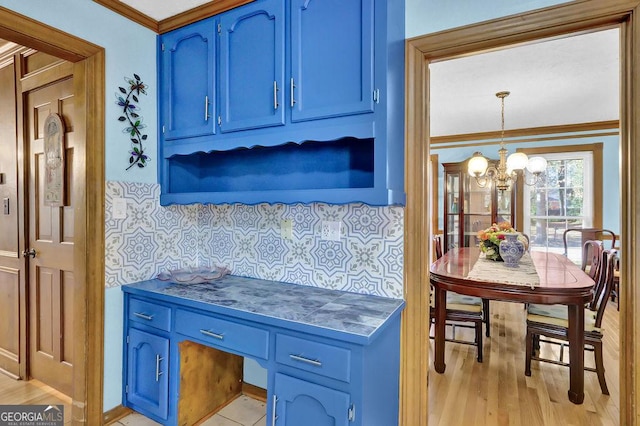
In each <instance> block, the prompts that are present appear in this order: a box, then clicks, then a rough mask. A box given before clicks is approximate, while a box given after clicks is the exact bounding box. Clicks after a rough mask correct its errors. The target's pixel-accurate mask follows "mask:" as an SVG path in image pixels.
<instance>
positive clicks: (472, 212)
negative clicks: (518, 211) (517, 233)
mask: <svg viewBox="0 0 640 426" xmlns="http://www.w3.org/2000/svg"><path fill="white" fill-rule="evenodd" d="M442 165H443V166H444V246H443V250H444V251H445V252H446V251H447V250H449V249H451V248H456V247H476V246H478V244H479V243H480V240H479V239H478V238H477V235H478V231H480V230H482V229H486V228H488V227H489V226H491V224H492V223H499V222H504V221H508V222H510V223H511V224H513V223H514V220H515V204H516V203H515V202H516V192H515V189H514V185H512V188H511V189H509V190H506V191H498V190H497V189H496V188H495V186H494V185H492V184H491V183H487V185H486V186H485V187H482V186H480V185H478V183H477V182H476V180H475V178H473V177H471V176H469V174H468V173H467V162H466V161H462V162H459V163H443V164H442Z"/></svg>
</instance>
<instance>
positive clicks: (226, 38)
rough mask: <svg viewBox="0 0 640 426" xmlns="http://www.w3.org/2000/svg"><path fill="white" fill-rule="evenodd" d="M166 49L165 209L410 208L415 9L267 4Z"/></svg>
mask: <svg viewBox="0 0 640 426" xmlns="http://www.w3.org/2000/svg"><path fill="white" fill-rule="evenodd" d="M212 34H214V35H215V38H214V37H213V35H212ZM161 41H162V45H163V46H164V50H163V51H162V52H161V53H160V54H159V55H161V56H160V60H161V67H159V72H160V73H161V75H160V77H159V80H160V81H161V84H162V88H161V96H160V99H159V104H160V111H161V112H162V120H161V126H163V127H164V132H163V131H162V129H161V130H160V134H161V141H160V146H159V156H160V163H161V164H160V166H159V178H160V184H161V195H160V203H161V204H162V205H167V204H173V203H177V204H190V203H213V204H223V203H243V204H258V203H311V202H324V203H330V204H345V203H357V202H362V203H366V204H370V205H394V204H395V205H397V204H404V203H405V192H404V61H405V58H404V44H405V34H404V0H256V1H253V2H251V3H248V4H246V5H244V6H241V7H239V8H236V9H233V10H230V11H227V12H225V13H223V14H221V15H218V16H216V17H214V18H211V19H207V20H204V21H201V22H198V23H195V24H191V25H188V26H187V27H185V28H181V29H178V30H174V31H172V32H171V33H169V34H166V35H163V36H162V37H161ZM216 48H217V49H218V51H217V56H216V55H214V53H215V49H216ZM167 52H169V53H167ZM216 67H217V68H216ZM216 70H217V75H216ZM216 76H217V80H216ZM214 89H217V90H214ZM214 96H215V100H214V99H213V97H214ZM214 121H215V125H214Z"/></svg>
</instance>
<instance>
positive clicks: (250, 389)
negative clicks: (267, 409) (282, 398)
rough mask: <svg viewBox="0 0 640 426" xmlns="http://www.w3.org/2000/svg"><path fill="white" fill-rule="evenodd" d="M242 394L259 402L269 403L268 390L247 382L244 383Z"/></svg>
mask: <svg viewBox="0 0 640 426" xmlns="http://www.w3.org/2000/svg"><path fill="white" fill-rule="evenodd" d="M242 394H243V395H247V396H248V397H251V398H253V399H257V400H258V401H262V402H267V390H266V389H262V388H260V387H258V386H254V385H251V384H249V383H246V382H242Z"/></svg>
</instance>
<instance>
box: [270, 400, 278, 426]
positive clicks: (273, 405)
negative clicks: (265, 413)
mask: <svg viewBox="0 0 640 426" xmlns="http://www.w3.org/2000/svg"><path fill="white" fill-rule="evenodd" d="M271 401H272V402H271V426H276V420H278V416H276V404H277V403H278V397H277V396H276V395H273V399H272V400H271Z"/></svg>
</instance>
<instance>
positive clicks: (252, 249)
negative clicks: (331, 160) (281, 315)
mask: <svg viewBox="0 0 640 426" xmlns="http://www.w3.org/2000/svg"><path fill="white" fill-rule="evenodd" d="M116 198H123V199H124V200H125V201H126V218H125V219H114V218H113V212H112V205H113V200H114V199H116ZM159 200H160V186H159V185H157V184H143V183H130V182H113V181H110V182H107V185H106V200H105V208H106V211H105V215H106V226H105V230H106V231H105V233H106V235H105V245H106V250H105V251H106V254H105V262H106V264H105V267H106V277H105V278H106V285H107V287H116V286H119V285H122V284H128V283H132V282H136V281H143V280H147V279H151V278H154V277H155V276H156V275H157V274H158V273H159V272H160V271H163V270H170V269H177V268H184V267H187V266H199V265H207V266H214V265H215V266H226V267H227V268H229V269H230V270H231V273H232V274H234V275H239V276H245V277H252V278H260V279H266V280H275V281H284V282H289V283H294V284H302V285H309V286H317V287H324V288H330V289H336V290H345V291H351V292H356V293H366V294H373V295H378V296H386V297H394V298H402V273H403V263H402V260H403V259H402V258H403V234H404V209H403V208H402V207H372V206H368V205H366V204H348V205H329V204H322V203H314V204H292V205H287V204H258V205H244V204H223V205H202V204H194V205H187V206H177V205H174V206H167V207H163V206H161V205H160V202H159ZM285 219H289V220H291V222H292V225H293V235H292V237H293V238H292V239H284V238H282V237H281V234H280V226H281V222H282V221H283V220H285ZM325 220H328V221H335V222H342V236H341V238H340V241H330V240H322V239H321V238H320V230H321V224H322V221H325Z"/></svg>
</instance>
